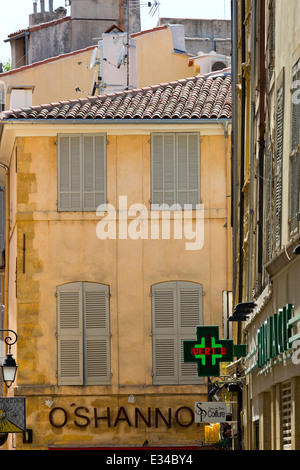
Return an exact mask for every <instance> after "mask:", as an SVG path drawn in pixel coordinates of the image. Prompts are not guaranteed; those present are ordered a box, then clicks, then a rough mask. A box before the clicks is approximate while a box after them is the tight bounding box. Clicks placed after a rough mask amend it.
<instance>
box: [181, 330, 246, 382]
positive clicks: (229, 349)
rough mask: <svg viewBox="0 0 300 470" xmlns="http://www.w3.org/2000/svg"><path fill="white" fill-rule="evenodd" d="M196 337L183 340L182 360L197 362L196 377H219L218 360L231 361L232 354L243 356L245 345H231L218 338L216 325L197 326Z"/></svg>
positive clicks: (227, 341)
mask: <svg viewBox="0 0 300 470" xmlns="http://www.w3.org/2000/svg"><path fill="white" fill-rule="evenodd" d="M196 335H197V339H196V340H192V341H191V340H186V341H183V361H184V362H196V363H197V364H198V377H209V376H210V377H219V376H220V362H232V361H233V357H234V356H245V355H246V346H245V345H237V346H234V345H233V341H232V340H230V339H220V338H219V327H218V326H197V333H196Z"/></svg>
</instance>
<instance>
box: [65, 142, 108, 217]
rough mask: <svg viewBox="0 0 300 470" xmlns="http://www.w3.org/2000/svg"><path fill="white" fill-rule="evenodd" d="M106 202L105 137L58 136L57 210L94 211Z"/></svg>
mask: <svg viewBox="0 0 300 470" xmlns="http://www.w3.org/2000/svg"><path fill="white" fill-rule="evenodd" d="M105 203H106V136H105V135H104V134H95V135H91V134H72V135H66V134H61V135H59V136H58V210H60V211H94V210H96V209H97V207H98V206H99V205H100V204H105Z"/></svg>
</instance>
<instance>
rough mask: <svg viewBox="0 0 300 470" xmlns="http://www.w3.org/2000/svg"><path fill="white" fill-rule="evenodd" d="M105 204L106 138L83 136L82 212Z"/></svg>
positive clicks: (102, 136) (101, 136)
mask: <svg viewBox="0 0 300 470" xmlns="http://www.w3.org/2000/svg"><path fill="white" fill-rule="evenodd" d="M105 202H106V137H105V136H104V135H83V210H86V211H88V210H95V209H97V207H98V206H99V205H100V204H104V203H105Z"/></svg>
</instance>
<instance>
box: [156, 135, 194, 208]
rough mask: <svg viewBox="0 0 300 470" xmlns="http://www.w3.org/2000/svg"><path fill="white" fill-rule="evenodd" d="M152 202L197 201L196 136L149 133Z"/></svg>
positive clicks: (188, 202)
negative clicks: (150, 134)
mask: <svg viewBox="0 0 300 470" xmlns="http://www.w3.org/2000/svg"><path fill="white" fill-rule="evenodd" d="M151 202H152V204H158V205H162V204H166V205H168V206H172V205H173V204H179V205H180V206H181V208H182V209H183V206H184V204H193V205H196V204H199V203H200V139H199V135H198V134H191V133H189V134H184V133H178V134H172V133H168V134H152V136H151Z"/></svg>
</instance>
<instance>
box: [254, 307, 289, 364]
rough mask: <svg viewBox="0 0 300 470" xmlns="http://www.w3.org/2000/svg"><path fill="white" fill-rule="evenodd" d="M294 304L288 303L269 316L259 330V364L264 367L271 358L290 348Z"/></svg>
mask: <svg viewBox="0 0 300 470" xmlns="http://www.w3.org/2000/svg"><path fill="white" fill-rule="evenodd" d="M292 310H293V305H292V304H288V305H286V306H285V307H282V308H281V309H279V310H278V313H275V314H274V315H272V316H270V317H268V318H267V320H266V321H265V322H264V323H263V325H261V327H260V329H259V330H258V331H257V351H258V352H257V366H258V367H259V368H261V367H263V366H264V365H265V364H267V362H269V361H270V360H271V359H273V358H275V357H277V356H279V355H280V354H281V353H283V352H284V351H287V350H288V349H290V339H291V337H292V334H291V331H292V326H291V325H290V323H289V322H290V320H291V318H292Z"/></svg>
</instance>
